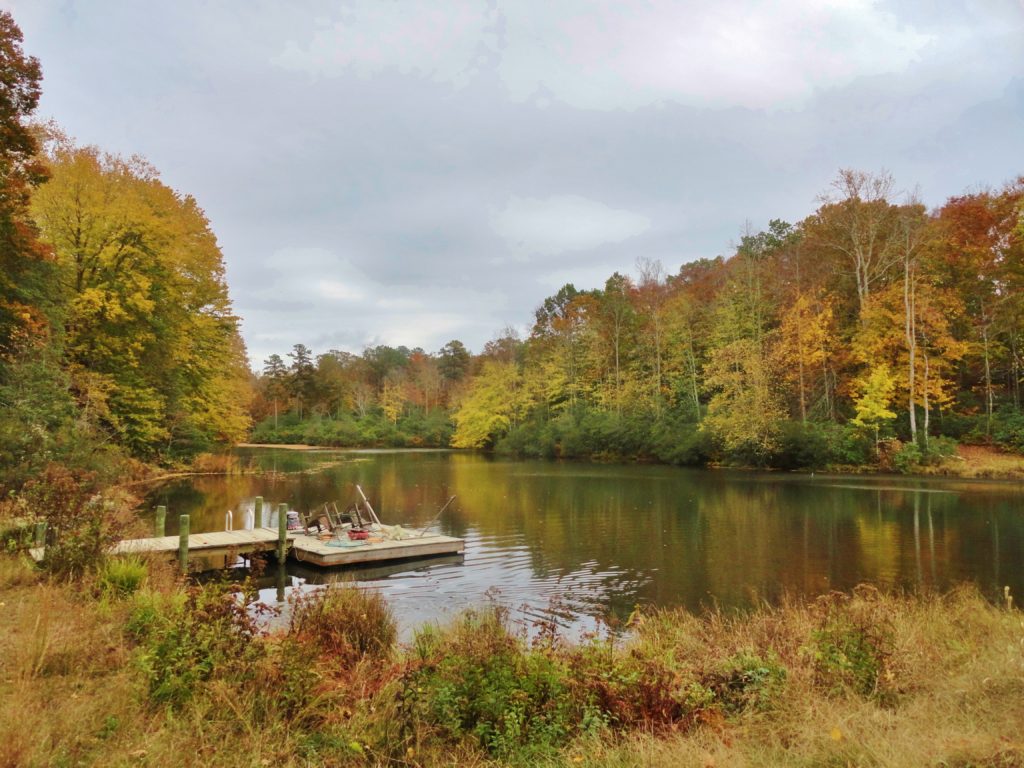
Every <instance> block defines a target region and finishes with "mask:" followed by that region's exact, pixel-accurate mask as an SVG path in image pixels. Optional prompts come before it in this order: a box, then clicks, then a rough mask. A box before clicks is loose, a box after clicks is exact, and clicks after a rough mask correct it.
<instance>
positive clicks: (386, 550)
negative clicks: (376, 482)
mask: <svg viewBox="0 0 1024 768" xmlns="http://www.w3.org/2000/svg"><path fill="white" fill-rule="evenodd" d="M287 536H288V550H289V553H290V554H291V556H292V557H293V558H294V559H295V560H298V561H299V562H303V563H311V564H313V565H319V566H327V567H329V566H337V565H355V564H358V563H372V562H380V561H384V560H406V559H410V558H417V557H430V556H433V555H452V554H462V553H463V552H465V542H464V541H463V540H462V539H457V538H454V537H452V536H442V535H441V534H437V533H427V534H424V535H422V536H419V535H415V534H414V535H412V536H410V537H409V538H403V539H397V540H390V539H385V540H383V541H374V542H351V545H349V546H343V547H337V546H335V547H332V546H329V544H328V542H324V541H321V540H320V539H318V538H316V537H315V536H308V535H306V534H305V533H302V532H300V531H288V534H287ZM277 537H278V531H277V529H276V528H253V529H250V530H240V531H215V532H211V533H193V534H191V535H190V536H189V537H188V551H189V555H193V554H194V555H198V556H202V557H215V556H223V555H249V554H253V553H256V552H273V551H274V550H275V549H276V548H277V543H278V538H277ZM180 543H181V540H180V539H179V537H178V536H154V537H150V538H146V539H125V540H123V541H120V542H118V543H117V544H115V545H114V547H113V550H112V552H113V553H114V554H130V553H144V552H145V553H148V552H152V553H156V554H166V555H169V556H176V555H177V554H178V553H179V546H180ZM39 554H40V556H41V554H42V552H41V551H40V552H39ZM33 555H35V552H33Z"/></svg>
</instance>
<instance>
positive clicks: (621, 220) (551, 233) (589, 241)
mask: <svg viewBox="0 0 1024 768" xmlns="http://www.w3.org/2000/svg"><path fill="white" fill-rule="evenodd" d="M650 226H651V220H650V219H649V218H648V217H646V216H643V215H641V214H638V213H633V212H632V211H625V210H620V209H616V208H610V207H608V206H607V205H605V204H604V203H599V202H597V201H595V200H589V199H587V198H585V197H580V196H579V195H556V196H553V197H547V198H543V199H538V198H530V197H512V198H510V199H509V201H508V204H507V205H506V206H505V208H504V210H502V211H501V212H500V213H498V214H496V215H494V216H492V217H491V228H492V229H493V230H494V231H495V233H496V234H497V235H498V236H499V237H501V239H502V240H504V241H505V243H506V245H507V246H508V247H509V250H511V251H512V252H513V253H515V254H517V255H519V256H520V257H524V256H529V255H531V254H539V255H547V256H550V255H554V254H558V253H565V252H566V251H581V250H586V249H589V248H596V247H597V246H599V245H604V244H605V243H620V242H622V241H623V240H628V239H629V238H631V237H635V236H636V235H639V234H641V233H642V232H645V231H646V230H647V229H649V228H650Z"/></svg>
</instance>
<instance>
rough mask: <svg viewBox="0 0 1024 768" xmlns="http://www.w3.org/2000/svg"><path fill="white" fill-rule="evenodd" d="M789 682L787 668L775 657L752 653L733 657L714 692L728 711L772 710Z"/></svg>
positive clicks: (717, 682)
mask: <svg viewBox="0 0 1024 768" xmlns="http://www.w3.org/2000/svg"><path fill="white" fill-rule="evenodd" d="M785 682H786V669H785V668H784V667H783V666H782V665H781V664H780V663H779V660H778V659H777V658H776V657H775V655H774V654H772V653H769V654H768V655H767V658H765V657H762V656H760V655H758V654H757V653H755V652H754V651H752V650H746V651H742V652H741V653H738V654H737V655H735V656H733V657H732V658H730V659H729V660H728V661H727V662H726V664H725V667H724V669H723V671H722V672H721V673H719V674H718V675H716V676H715V678H714V682H713V683H712V685H711V689H712V690H713V691H714V693H715V695H716V698H717V699H718V700H719V701H721V703H722V706H723V707H724V708H725V709H726V711H728V712H733V713H735V712H740V711H743V710H745V709H758V710H765V709H769V708H770V707H771V706H772V705H773V704H774V702H775V700H776V699H777V697H778V695H779V693H780V692H781V691H782V688H783V686H784V685H785Z"/></svg>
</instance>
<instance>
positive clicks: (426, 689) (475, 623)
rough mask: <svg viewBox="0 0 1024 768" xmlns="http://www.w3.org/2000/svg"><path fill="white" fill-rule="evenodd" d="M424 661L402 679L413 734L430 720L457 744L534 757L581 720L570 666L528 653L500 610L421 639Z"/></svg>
mask: <svg viewBox="0 0 1024 768" xmlns="http://www.w3.org/2000/svg"><path fill="white" fill-rule="evenodd" d="M414 647H415V648H416V650H417V653H418V654H419V656H420V657H421V661H420V662H419V663H417V664H415V665H412V666H411V667H410V668H409V671H408V672H407V674H406V679H405V680H404V681H403V682H404V685H403V690H404V700H403V702H402V709H401V712H402V715H403V717H404V722H405V726H406V729H407V731H408V730H411V729H415V727H416V724H417V722H425V723H427V724H429V725H430V726H431V727H432V728H433V729H434V730H435V732H436V733H437V734H438V735H440V736H441V737H442V738H444V739H446V740H447V741H449V742H451V743H458V742H460V741H461V740H463V739H467V738H468V739H470V740H472V741H473V742H475V743H476V744H477V745H478V746H480V747H481V748H483V749H484V750H486V751H487V752H488V753H490V754H491V755H493V756H495V757H501V758H511V759H514V760H521V761H523V760H525V761H529V760H531V759H533V758H536V757H539V756H541V755H544V754H548V753H551V752H553V751H554V750H556V749H557V748H558V747H559V746H561V745H562V744H564V743H565V742H566V741H567V740H568V739H569V737H570V736H572V735H573V734H574V733H575V732H576V731H577V729H578V723H580V722H581V720H582V717H581V713H580V708H579V706H578V704H577V703H576V701H575V700H574V699H573V698H572V697H571V696H570V695H569V692H570V691H569V687H568V684H567V669H566V667H565V665H564V662H562V661H560V660H559V659H558V657H557V656H556V655H554V654H547V653H541V652H529V651H527V650H526V647H525V644H524V643H523V642H522V641H521V640H520V639H518V638H516V637H513V636H512V635H511V634H510V633H509V631H508V628H507V626H506V624H505V615H504V613H503V612H502V611H501V610H500V609H492V610H488V611H484V612H480V613H477V612H471V613H468V614H466V615H464V616H463V617H462V619H461V620H460V621H459V623H458V624H456V625H455V626H454V627H453V628H452V629H450V630H448V632H447V633H446V634H445V635H443V636H441V635H439V634H437V633H434V632H429V633H428V634H426V635H420V636H418V638H417V640H416V642H415V643H414Z"/></svg>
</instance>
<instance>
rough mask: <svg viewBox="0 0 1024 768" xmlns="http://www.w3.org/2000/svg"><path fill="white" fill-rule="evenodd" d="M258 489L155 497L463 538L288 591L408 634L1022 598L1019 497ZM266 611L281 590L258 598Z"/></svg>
mask: <svg viewBox="0 0 1024 768" xmlns="http://www.w3.org/2000/svg"><path fill="white" fill-rule="evenodd" d="M237 455H238V456H239V459H240V460H241V462H242V463H243V464H246V465H249V464H251V465H253V466H255V467H259V468H261V469H263V470H266V473H264V474H245V475H233V476H228V477H223V476H220V477H216V476H206V477H194V478H188V479H185V480H179V481H175V482H172V483H169V484H166V485H163V486H161V487H160V488H159V489H157V490H156V491H154V492H153V493H152V494H151V496H150V497H149V499H148V500H147V502H148V505H147V506H148V508H150V509H151V508H152V507H154V506H155V505H156V504H166V505H168V507H169V512H168V528H167V533H168V534H172V533H175V532H176V521H177V515H178V514H181V513H186V512H187V513H189V514H190V515H191V522H192V531H193V532H196V533H198V532H202V531H213V530H223V529H224V516H225V512H226V511H227V510H229V509H232V510H234V519H235V527H236V528H240V527H242V524H241V520H242V519H243V515H242V511H243V510H245V509H247V508H249V509H251V508H252V504H253V500H254V498H255V497H256V496H257V495H260V496H263V497H264V499H266V500H267V501H268V502H270V503H273V504H274V505H275V506H276V504H277V503H278V502H287V503H288V504H289V505H290V507H291V508H293V509H299V510H302V511H306V510H307V509H312V508H314V507H318V506H320V505H322V504H323V503H324V502H329V501H335V502H337V503H338V506H339V507H344V506H347V505H348V504H349V503H350V502H351V501H353V500H354V499H355V496H356V491H355V484H356V483H359V484H360V485H362V487H363V489H364V490H365V491H366V492H367V494H368V495H369V497H370V500H371V501H372V502H373V504H374V507H375V508H376V509H377V511H378V514H379V515H380V516H381V518H382V519H383V520H384V522H386V523H401V524H402V525H406V526H410V527H420V526H424V525H426V524H427V523H428V522H429V521H430V520H431V518H433V517H434V515H435V514H436V512H437V510H438V509H439V508H440V507H441V505H442V504H443V503H444V501H445V500H446V499H447V498H448V497H449V496H450V495H452V494H454V495H456V496H457V498H456V500H455V502H454V504H453V505H452V506H451V507H450V508H449V509H448V510H447V511H446V512H445V513H444V515H443V516H442V517H441V519H440V521H439V522H438V523H437V524H436V526H435V527H436V528H437V529H439V530H440V531H441V532H443V533H445V534H448V535H451V536H459V537H462V538H464V539H465V540H466V554H465V556H464V557H448V558H444V559H439V560H438V559H435V560H427V561H418V562H411V563H410V562H406V563H402V564H398V565H388V566H383V567H376V568H369V569H361V570H351V569H350V570H345V571H340V572H339V571H336V570H335V571H319V570H316V569H306V568H304V567H303V566H301V564H292V563H289V566H288V571H289V578H288V581H289V582H290V584H291V585H292V588H297V589H308V588H311V587H310V586H309V585H310V584H312V583H316V582H323V581H324V580H331V579H344V580H356V581H358V582H360V583H361V584H368V585H372V586H374V587H375V588H378V589H380V590H382V591H383V592H384V594H385V595H386V596H387V598H388V600H389V602H390V603H391V605H392V608H393V609H394V611H395V613H396V616H397V617H398V619H399V621H400V623H401V624H402V626H403V627H406V628H408V627H411V626H415V625H417V624H421V623H423V622H424V621H430V620H440V621H445V620H446V619H447V618H449V617H450V616H452V615H454V614H457V613H458V612H460V611H461V610H463V609H465V608H467V607H469V606H473V605H479V604H481V603H483V602H485V601H487V600H496V601H498V602H500V603H502V604H504V605H506V606H508V607H509V608H510V609H511V611H512V615H513V617H514V618H515V619H516V620H517V621H521V622H523V623H524V624H525V625H527V626H529V625H530V623H531V622H532V621H534V620H536V619H537V618H538V617H540V616H544V615H550V614H552V612H553V613H554V615H555V616H557V618H558V620H559V622H560V623H561V624H562V625H563V626H565V627H566V628H568V629H571V630H574V631H578V630H584V629H590V628H592V627H593V626H594V623H595V621H597V620H599V619H607V618H613V619H618V620H622V619H625V618H626V617H628V615H629V614H630V613H631V612H632V610H633V609H634V608H635V607H636V606H637V605H641V604H655V605H666V606H667V605H682V606H686V607H688V608H691V609H699V608H700V607H702V606H706V605H709V604H713V603H717V604H718V605H721V606H724V607H734V606H749V605H751V604H753V603H756V602H758V601H762V600H768V601H772V600H776V599H778V598H779V597H780V596H782V595H783V594H785V593H790V594H799V595H816V594H820V593H822V592H825V591H828V590H830V589H849V588H850V587H853V586H855V585H856V584H858V583H860V582H865V581H866V582H872V583H875V584H878V585H880V586H883V587H899V588H907V589H915V588H919V587H923V588H938V589H945V588H948V587H950V586H952V585H954V584H956V583H959V582H962V581H972V582H974V583H976V584H977V585H978V586H979V587H980V588H981V590H982V591H983V592H984V593H985V594H986V595H988V596H991V597H993V598H994V597H996V596H997V595H998V594H1000V593H1001V591H1002V589H1003V586H1004V585H1008V586H1010V588H1011V589H1012V590H1013V593H1014V594H1015V595H1017V596H1018V599H1024V598H1022V596H1024V574H1022V568H1021V566H1022V564H1024V485H1022V484H1020V483H997V482H976V481H972V482H967V481H952V482H940V481H932V480H918V479H903V478H899V479H894V478H889V477H886V478H875V477H863V476H858V477H839V476H816V477H809V476H805V475H791V474H781V473H751V472H732V471H705V470H688V469H678V468H672V467H661V466H636V465H592V464H577V463H552V462H540V461H515V460H502V459H493V458H490V457H486V456H480V455H474V454H464V453H454V452H443V451H333V450H331V451H328V450H323V451H321V450H317V451H301V452H300V451H286V450H276V449H239V450H238V451H237ZM262 597H263V598H264V599H265V600H266V601H268V602H274V600H275V598H276V594H275V590H274V589H273V588H270V589H267V590H265V591H264V592H262Z"/></svg>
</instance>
